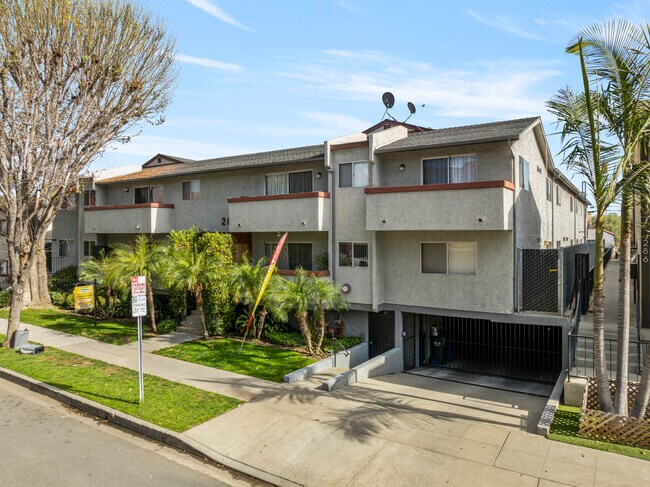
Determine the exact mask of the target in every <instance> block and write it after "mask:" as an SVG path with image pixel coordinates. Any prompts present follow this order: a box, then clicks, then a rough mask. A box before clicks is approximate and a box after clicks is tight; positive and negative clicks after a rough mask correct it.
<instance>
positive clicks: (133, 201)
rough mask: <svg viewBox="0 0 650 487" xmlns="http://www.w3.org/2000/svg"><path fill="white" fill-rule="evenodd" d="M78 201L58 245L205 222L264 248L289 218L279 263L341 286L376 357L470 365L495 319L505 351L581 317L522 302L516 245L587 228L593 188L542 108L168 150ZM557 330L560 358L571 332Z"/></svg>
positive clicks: (79, 248)
mask: <svg viewBox="0 0 650 487" xmlns="http://www.w3.org/2000/svg"><path fill="white" fill-rule="evenodd" d="M79 200H80V202H79V203H80V204H79V205H77V207H76V209H75V210H74V211H71V212H70V214H69V215H61V216H59V217H58V218H57V220H56V223H55V225H54V228H53V232H52V235H53V241H52V243H51V245H52V247H51V249H52V250H51V252H52V258H53V259H55V258H57V257H59V256H61V252H63V253H64V254H65V256H64V258H65V259H68V260H70V259H74V258H76V259H77V260H80V259H82V258H84V257H87V256H90V255H92V254H93V252H94V250H93V249H95V248H97V247H100V246H105V245H110V244H112V243H115V242H128V241H132V240H133V238H134V236H135V235H137V234H148V235H151V236H152V237H153V238H164V236H165V235H166V234H167V233H168V232H169V231H170V230H172V229H181V228H189V227H191V226H192V225H197V226H199V227H203V228H206V229H208V230H218V231H221V232H230V233H232V235H233V237H234V240H235V242H236V247H237V252H238V254H242V253H244V252H248V253H250V254H251V255H252V257H253V258H254V259H258V258H260V257H263V256H269V255H270V254H271V253H272V251H273V249H274V245H275V244H276V243H277V241H278V239H279V237H280V235H281V234H282V233H283V232H285V231H288V232H289V237H288V240H287V242H288V243H287V246H286V247H285V250H284V251H283V254H282V257H281V259H280V262H279V269H280V273H282V274H285V275H291V274H292V272H293V271H294V270H295V268H296V267H299V266H300V267H303V268H306V269H310V270H313V271H314V272H317V273H318V274H319V275H322V276H328V277H329V278H331V279H332V280H333V281H335V282H336V283H337V284H339V285H341V287H342V289H343V290H344V292H345V293H346V294H347V298H348V301H349V303H350V309H349V310H348V311H346V312H343V313H342V314H341V316H340V318H341V319H342V320H343V321H344V323H345V330H346V333H347V334H353V335H362V336H363V337H365V339H366V340H368V341H369V344H370V346H369V348H370V355H371V356H373V355H378V354H381V353H383V352H385V351H387V350H390V349H392V348H400V349H401V350H402V352H401V354H402V356H403V366H404V368H406V369H408V368H411V367H416V366H420V365H423V364H431V365H442V364H448V363H452V362H453V363H456V364H461V368H462V364H463V363H467V357H468V356H476V355H477V354H478V355H480V354H481V353H483V352H481V351H480V350H479V349H477V345H476V344H477V343H479V344H480V343H481V340H482V339H481V334H482V333H485V330H491V331H490V333H491V338H490V340H492V341H494V340H495V336H502V338H500V339H499V338H497V341H499V340H501V343H503V344H504V346H505V345H507V347H506V348H508V351H504V352H503V353H511V352H510V349H513V350H514V349H522V345H521V343H518V340H519V341H521V342H522V343H523V342H525V343H526V345H525V347H523V349H525V350H528V351H530V350H534V349H535V347H536V346H537V343H538V342H541V341H542V340H548V339H547V338H545V337H543V336H542V335H539V333H538V331H536V330H545V329H546V328H548V327H549V326H553V327H556V328H558V329H560V330H561V328H562V327H563V326H565V325H566V322H567V321H566V319H565V318H564V317H562V316H560V315H559V314H555V315H553V314H540V313H529V314H524V313H519V312H518V310H519V306H518V303H517V300H518V290H517V286H518V280H519V279H520V276H519V274H520V269H518V267H520V263H518V257H517V256H518V251H517V249H544V248H558V247H567V246H571V245H576V244H578V243H582V242H586V207H585V205H586V203H587V202H586V200H585V196H584V195H583V194H581V193H580V191H579V190H578V189H577V188H576V187H575V186H573V185H572V184H571V183H570V181H569V180H568V179H567V178H566V177H565V176H563V175H562V174H561V173H560V172H559V171H558V170H557V168H556V167H555V165H554V163H553V158H552V156H551V153H550V151H549V147H548V144H547V140H546V136H545V134H544V130H543V127H542V124H541V121H540V119H539V118H538V117H532V118H525V119H519V120H511V121H504V122H497V123H487V124H481V125H471V126H463V127H453V128H445V129H425V128H422V127H417V126H414V125H409V124H399V123H396V122H392V121H383V122H380V123H378V124H377V125H375V126H373V127H371V128H369V129H367V130H365V131H363V132H359V133H355V134H350V135H347V136H344V137H341V138H338V139H333V140H328V141H326V142H325V143H323V144H318V145H313V146H306V147H296V148H289V149H283V150H278V151H271V152H263V153H256V154H245V155H238V156H233V157H223V158H218V159H208V160H201V161H196V160H189V159H184V158H180V157H171V156H166V155H162V154H159V155H157V156H155V157H153V158H152V159H150V160H149V161H147V162H146V163H145V164H144V165H143V166H142V168H141V170H139V171H137V172H132V173H129V174H123V175H119V176H115V177H108V178H103V179H95V180H94V181H91V182H89V183H88V185H87V186H86V187H85V189H84V192H83V194H80V195H79ZM61 242H64V243H63V244H62V243H61ZM75 252H76V255H73V254H74V253H75ZM66 256H71V257H66ZM66 263H67V261H66ZM524 328H525V330H524ZM531 330H532V331H531ZM517 337H519V338H517ZM483 341H485V340H484V339H483ZM550 341H552V342H553V343H552V344H551V345H548V344H547V345H546V347H547V348H549V347H550V348H552V349H553V354H556V355H557V354H560V356H561V354H562V352H561V350H557V347H560V348H561V347H562V338H561V333H559V332H558V333H556V334H554V335H553V339H552V340H550ZM472 344H473V345H472ZM479 348H480V345H479ZM499 353H501V352H499V350H498V349H494V350H493V351H492V352H491V354H492V355H495V354H496V355H498V354H499ZM516 353H519V355H522V353H521V352H516ZM545 357H546V355H545ZM556 358H557V357H556ZM518 360H528V361H531V360H532V361H533V362H535V360H537V358H535V354H534V353H533V354H532V355H531V354H528V358H527V359H525V358H524V357H523V355H522V356H517V357H515V362H516V361H518ZM470 361H471V360H470ZM498 367H499V366H498V365H497V369H495V370H494V372H495V373H500V370H499V369H498ZM504 367H505V366H504ZM508 367H510V365H508ZM522 367H532V368H533V369H534V368H535V367H536V365H535V363H527V364H523V365H522ZM502 372H503V371H502ZM503 373H507V372H503Z"/></svg>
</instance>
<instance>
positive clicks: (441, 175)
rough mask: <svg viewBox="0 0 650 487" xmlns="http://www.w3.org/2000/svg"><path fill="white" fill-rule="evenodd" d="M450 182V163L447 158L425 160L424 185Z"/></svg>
mask: <svg viewBox="0 0 650 487" xmlns="http://www.w3.org/2000/svg"><path fill="white" fill-rule="evenodd" d="M448 182H449V161H448V159H447V158H446V157H443V158H440V159H425V160H424V161H423V162H422V183H423V184H447V183H448Z"/></svg>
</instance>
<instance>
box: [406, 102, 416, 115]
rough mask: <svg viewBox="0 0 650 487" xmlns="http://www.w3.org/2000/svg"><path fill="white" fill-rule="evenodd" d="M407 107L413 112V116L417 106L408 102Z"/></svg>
mask: <svg viewBox="0 0 650 487" xmlns="http://www.w3.org/2000/svg"><path fill="white" fill-rule="evenodd" d="M406 106H407V107H409V112H411V115H413V114H414V113H415V105H414V104H413V103H411V102H408V103H407V104H406Z"/></svg>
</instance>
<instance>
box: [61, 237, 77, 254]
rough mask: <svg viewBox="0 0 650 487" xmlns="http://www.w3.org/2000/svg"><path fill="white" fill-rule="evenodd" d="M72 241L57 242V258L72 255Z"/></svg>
mask: <svg viewBox="0 0 650 487" xmlns="http://www.w3.org/2000/svg"><path fill="white" fill-rule="evenodd" d="M73 245H74V240H59V257H69V256H70V255H71V254H72V247H73Z"/></svg>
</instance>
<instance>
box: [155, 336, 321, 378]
mask: <svg viewBox="0 0 650 487" xmlns="http://www.w3.org/2000/svg"><path fill="white" fill-rule="evenodd" d="M240 347H241V338H215V339H212V340H199V341H194V342H186V343H181V344H180V345H176V346H174V347H169V348H163V349H162V350H158V351H156V352H154V353H156V354H158V355H164V356H165V357H171V358H175V359H179V360H185V361H186V362H192V363H195V364H200V365H206V366H208V367H214V368H217V369H222V370H227V371H228V372H235V373H237V374H243V375H249V376H251V377H257V378H258V379H265V380H269V381H273V382H282V379H283V378H284V376H285V375H286V374H288V373H289V372H293V371H294V370H296V369H300V368H302V367H305V366H307V365H309V364H311V363H314V362H315V359H313V358H310V357H307V356H305V355H303V354H301V353H299V352H297V351H295V350H292V349H290V348H281V347H278V346H273V345H264V344H261V343H260V342H251V341H246V343H245V344H244V347H243V349H242V352H241V354H240V353H238V352H239V349H240Z"/></svg>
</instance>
